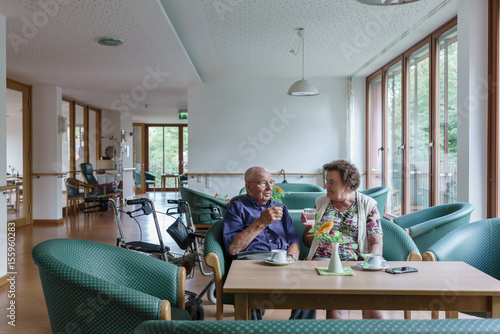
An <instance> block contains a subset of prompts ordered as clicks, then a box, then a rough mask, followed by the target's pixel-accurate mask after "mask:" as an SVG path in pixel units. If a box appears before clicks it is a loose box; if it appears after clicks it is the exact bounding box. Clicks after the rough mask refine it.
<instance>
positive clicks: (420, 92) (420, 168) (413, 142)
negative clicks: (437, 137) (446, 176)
mask: <svg viewBox="0 0 500 334" xmlns="http://www.w3.org/2000/svg"><path fill="white" fill-rule="evenodd" d="M429 65H430V64H429V44H426V45H424V46H423V47H421V48H420V49H418V50H417V51H415V52H413V53H412V54H411V55H410V56H409V57H408V122H409V124H408V125H409V128H408V132H409V143H408V144H409V145H408V146H409V151H408V153H409V160H410V165H409V167H410V170H409V174H410V184H409V187H410V206H409V208H408V209H409V212H413V211H418V210H420V209H423V208H427V207H429V203H430V196H431V177H430V176H431V170H432V165H431V155H432V150H433V143H432V140H431V118H430V79H429V78H430V67H429Z"/></svg>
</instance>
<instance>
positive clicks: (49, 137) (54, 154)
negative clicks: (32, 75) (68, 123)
mask: <svg viewBox="0 0 500 334" xmlns="http://www.w3.org/2000/svg"><path fill="white" fill-rule="evenodd" d="M32 94H33V95H32V96H33V101H32V105H33V113H32V115H33V174H37V173H59V172H62V165H61V161H62V160H61V159H62V150H61V142H62V140H61V136H62V134H59V133H58V127H57V122H58V117H59V115H61V101H62V93H61V88H60V87H57V86H33V90H32ZM58 180H59V179H58V177H57V176H41V177H40V178H37V177H36V176H35V177H34V178H33V220H34V221H35V222H36V220H60V219H62V185H61V182H58Z"/></svg>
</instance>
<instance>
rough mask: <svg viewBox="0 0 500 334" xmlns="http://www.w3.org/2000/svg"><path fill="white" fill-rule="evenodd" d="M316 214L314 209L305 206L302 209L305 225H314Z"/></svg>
mask: <svg viewBox="0 0 500 334" xmlns="http://www.w3.org/2000/svg"><path fill="white" fill-rule="evenodd" d="M315 216H316V209H311V208H305V209H304V218H305V219H306V224H307V225H314V222H315Z"/></svg>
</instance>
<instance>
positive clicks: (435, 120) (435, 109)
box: [365, 0, 498, 217]
mask: <svg viewBox="0 0 500 334" xmlns="http://www.w3.org/2000/svg"><path fill="white" fill-rule="evenodd" d="M490 1H496V2H498V0H490ZM456 26H457V17H456V16H455V17H454V18H452V19H451V20H449V21H447V22H446V23H444V24H443V25H441V26H440V27H439V28H437V29H436V30H434V31H433V32H432V33H431V34H429V35H427V36H426V37H424V38H423V39H421V40H420V41H419V42H417V43H415V44H414V45H412V46H411V47H410V48H408V49H407V50H405V51H404V52H403V53H401V54H399V55H398V56H397V57H395V58H393V59H392V60H391V61H390V62H388V63H387V64H385V65H383V66H382V67H381V68H379V69H377V70H376V71H375V72H373V73H372V74H370V75H369V76H367V78H366V122H367V124H370V123H369V122H370V121H371V117H370V101H369V91H368V90H369V87H370V82H371V81H372V80H374V79H375V78H377V77H378V76H380V75H381V77H382V96H381V101H382V115H383V116H382V117H383V119H384V121H383V122H382V124H383V127H384V129H383V130H382V137H383V139H382V140H383V148H382V154H383V171H382V173H383V184H384V185H387V184H388V182H387V181H388V180H387V172H386V168H387V167H388V164H387V163H388V161H387V159H388V155H387V150H386V147H387V142H386V140H387V131H386V130H387V129H386V126H385V121H386V117H387V115H386V109H387V106H386V102H387V101H386V89H387V85H386V84H387V83H386V71H387V70H388V69H389V68H391V67H392V66H394V65H395V64H397V63H398V62H401V64H402V69H401V70H402V92H403V96H402V105H403V110H402V113H403V114H402V121H403V129H402V134H401V135H402V138H403V143H401V144H402V145H404V150H403V158H402V175H403V180H402V181H403V185H402V190H403V191H402V210H401V214H403V215H404V214H406V213H408V212H410V198H411V196H410V190H411V189H410V181H411V180H410V166H411V161H410V150H409V143H410V138H409V136H410V133H409V119H408V116H409V110H408V109H409V104H408V97H409V92H408V86H409V85H408V75H409V67H408V66H409V63H408V59H409V57H410V56H411V55H412V54H413V53H414V52H416V51H418V50H419V49H421V48H422V47H424V46H425V45H428V46H429V66H430V69H429V126H430V129H429V135H430V138H429V139H430V143H432V145H433V146H432V150H431V154H430V156H429V164H430V166H431V167H430V189H431V191H430V193H429V206H434V205H436V204H437V203H438V201H439V196H438V195H437V194H438V191H439V175H440V174H439V156H438V154H439V149H438V147H437V146H438V145H439V141H438V139H439V106H438V105H437V104H438V99H437V97H438V96H439V95H438V94H439V92H438V91H437V90H438V89H439V82H438V80H439V78H438V73H437V65H438V62H439V45H438V44H439V39H440V37H441V36H442V35H443V34H445V33H446V32H448V31H449V30H451V29H453V28H455V27H456ZM371 137H372V133H370V131H369V126H367V127H366V144H365V147H366V150H367V152H366V153H365V157H366V187H367V188H370V187H371V184H370V180H371V169H370V167H371V161H370V155H369V152H368V151H369V149H370V141H371ZM385 215H386V216H387V217H395V216H394V215H391V214H390V213H385Z"/></svg>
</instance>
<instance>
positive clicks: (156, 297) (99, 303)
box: [31, 239, 189, 333]
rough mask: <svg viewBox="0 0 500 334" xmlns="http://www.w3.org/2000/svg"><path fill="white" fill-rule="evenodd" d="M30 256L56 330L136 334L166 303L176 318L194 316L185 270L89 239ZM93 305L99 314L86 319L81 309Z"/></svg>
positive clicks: (59, 243)
mask: <svg viewBox="0 0 500 334" xmlns="http://www.w3.org/2000/svg"><path fill="white" fill-rule="evenodd" d="M31 256H32V258H33V261H34V262H35V264H36V265H37V266H38V269H39V273H40V279H41V282H42V288H43V292H44V296H45V302H46V305H47V310H48V313H49V319H50V323H51V327H52V331H53V332H65V331H66V330H67V329H68V328H78V329H79V330H80V331H81V332H83V333H100V332H106V333H125V332H132V331H133V329H134V328H135V327H136V326H137V325H138V324H139V323H141V322H143V321H145V320H151V319H160V314H162V313H163V311H162V303H163V302H162V301H164V300H168V301H170V304H171V305H172V318H174V316H175V314H178V315H181V314H182V315H183V317H182V318H186V315H187V318H189V314H188V313H187V312H185V310H182V308H183V307H184V298H185V295H184V289H183V287H184V282H185V269H184V268H179V267H177V266H175V265H173V264H171V263H167V262H164V261H159V260H157V259H155V258H152V257H149V256H145V255H143V254H139V253H136V252H132V251H130V250H127V249H124V248H121V247H116V246H112V245H108V244H103V243H99V242H95V241H90V240H77V239H52V240H47V241H44V242H42V243H40V244H38V245H36V246H35V247H34V248H33V250H32V252H31ZM181 287H182V290H181ZM89 301H91V303H92V305H93V307H97V309H96V310H98V312H94V313H93V315H92V317H82V316H81V315H82V313H81V312H82V305H84V304H85V305H87V304H86V303H87V302H89ZM82 303H84V304H82ZM174 309H176V310H174ZM174 311H175V313H174ZM162 316H163V314H162ZM178 319H179V318H178ZM70 326H73V327H70Z"/></svg>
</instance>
